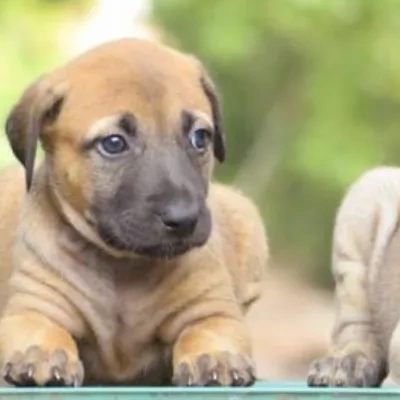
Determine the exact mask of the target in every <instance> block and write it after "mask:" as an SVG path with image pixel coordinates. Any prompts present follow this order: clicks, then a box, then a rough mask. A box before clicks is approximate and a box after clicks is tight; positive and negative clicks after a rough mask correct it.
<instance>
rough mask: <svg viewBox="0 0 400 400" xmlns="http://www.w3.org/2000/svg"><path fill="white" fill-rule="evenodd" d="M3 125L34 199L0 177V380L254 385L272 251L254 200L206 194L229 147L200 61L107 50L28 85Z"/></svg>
mask: <svg viewBox="0 0 400 400" xmlns="http://www.w3.org/2000/svg"><path fill="white" fill-rule="evenodd" d="M6 131H7V135H8V137H9V140H10V143H11V146H12V149H13V151H14V154H15V155H16V157H17V158H18V159H19V160H20V162H21V163H22V164H23V165H24V167H25V171H26V184H27V186H28V188H30V191H29V192H28V194H27V196H26V197H25V198H23V197H24V195H25V185H24V173H23V170H22V168H14V167H13V168H10V169H8V170H5V171H4V172H2V174H1V175H0V187H1V194H0V264H1V271H2V274H3V276H2V278H3V280H5V279H7V277H8V274H10V273H11V269H12V276H11V279H10V291H9V295H8V298H7V303H6V306H5V308H4V315H3V317H2V320H1V322H0V351H1V359H2V363H3V367H4V379H5V380H6V381H7V382H9V383H12V384H15V385H46V384H47V385H49V384H53V385H54V384H56V385H80V384H88V385H89V384H142V385H147V384H169V383H171V382H172V383H174V384H177V385H210V384H215V385H218V384H220V385H248V384H251V383H252V382H253V381H254V366H253V362H252V358H251V344H250V340H249V335H248V332H247V328H246V326H245V323H244V314H245V312H246V310H247V309H248V307H249V306H250V304H251V303H253V302H254V300H256V299H257V298H258V297H259V295H260V288H261V285H260V282H261V280H262V277H263V273H264V267H265V264H266V261H267V244H266V238H265V233H264V228H263V224H262V220H261V218H260V216H259V214H258V211H257V210H256V208H255V206H254V205H253V204H252V203H251V202H250V201H249V200H247V199H246V198H245V197H244V196H243V195H241V194H239V193H238V192H236V191H234V190H232V189H229V188H227V187H225V186H222V185H217V184H209V180H210V178H211V174H212V169H213V155H214V156H215V157H216V158H217V159H218V160H220V161H222V160H223V159H224V137H223V133H222V127H221V120H220V108H219V104H218V100H217V96H216V93H215V90H214V87H213V84H212V82H211V80H210V78H209V77H208V76H207V74H206V72H205V71H204V69H203V67H202V66H201V64H200V63H199V62H198V61H197V60H196V59H195V58H193V57H191V56H189V55H184V54H181V53H179V52H176V51H173V50H171V49H168V48H166V47H164V46H161V45H158V44H154V43H151V42H147V41H142V40H135V39H124V40H120V41H115V42H111V43H108V44H105V45H102V46H100V47H98V48H96V49H94V50H92V51H89V52H87V53H85V54H83V55H82V56H80V57H79V58H77V59H75V60H74V61H72V62H70V63H68V64H67V65H64V66H62V67H60V68H59V69H57V70H55V71H54V72H52V73H50V74H48V75H45V76H43V77H42V78H41V79H39V80H38V81H37V82H35V83H34V84H33V85H32V86H31V87H30V88H28V89H27V90H26V91H25V93H24V94H23V96H22V98H21V99H20V101H19V102H18V104H17V105H16V106H15V107H14V109H13V110H12V112H11V114H10V117H9V119H8V122H7V127H6ZM38 138H40V140H41V142H42V145H43V148H44V152H45V157H44V161H43V162H42V163H41V164H40V165H39V166H38V168H37V169H36V170H35V173H34V174H33V164H34V154H35V148H36V141H37V140H38ZM21 202H22V205H21ZM19 217H20V222H19V224H18V229H17V230H16V227H17V221H18V218H19ZM14 237H15V238H16V239H15V245H14V249H13V250H14V251H13V254H11V248H12V241H13V239H14ZM3 291H4V290H3Z"/></svg>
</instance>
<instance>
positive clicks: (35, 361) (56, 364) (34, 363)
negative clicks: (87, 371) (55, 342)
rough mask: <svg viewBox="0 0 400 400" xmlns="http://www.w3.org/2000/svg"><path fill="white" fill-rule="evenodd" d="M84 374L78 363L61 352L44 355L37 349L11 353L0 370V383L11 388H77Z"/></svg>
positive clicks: (78, 361)
mask: <svg viewBox="0 0 400 400" xmlns="http://www.w3.org/2000/svg"><path fill="white" fill-rule="evenodd" d="M83 374H84V372H83V366H82V363H81V361H80V360H76V359H75V360H72V359H71V357H69V356H68V355H67V353H66V352H65V351H64V350H62V349H59V350H55V351H54V352H52V353H47V352H45V351H43V350H42V349H41V348H40V347H38V346H31V347H29V348H28V349H27V350H26V351H25V352H17V353H14V354H13V355H12V356H11V357H10V359H8V360H6V361H5V363H4V366H3V379H4V380H5V381H6V382H7V383H9V384H11V385H14V386H80V385H81V384H82V381H83Z"/></svg>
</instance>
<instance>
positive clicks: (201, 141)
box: [189, 129, 210, 151]
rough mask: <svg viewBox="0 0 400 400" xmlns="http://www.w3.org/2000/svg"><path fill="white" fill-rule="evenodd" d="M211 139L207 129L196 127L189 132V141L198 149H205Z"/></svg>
mask: <svg viewBox="0 0 400 400" xmlns="http://www.w3.org/2000/svg"><path fill="white" fill-rule="evenodd" d="M209 139H210V132H209V131H208V130H207V129H196V130H194V131H192V132H190V133H189V143H190V145H191V146H192V147H193V148H194V149H195V150H197V151H204V150H205V149H206V148H207V145H208V141H209Z"/></svg>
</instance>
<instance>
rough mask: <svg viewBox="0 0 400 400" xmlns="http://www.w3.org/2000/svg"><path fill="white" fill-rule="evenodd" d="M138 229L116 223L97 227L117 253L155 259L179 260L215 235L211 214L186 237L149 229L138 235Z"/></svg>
mask: <svg viewBox="0 0 400 400" xmlns="http://www.w3.org/2000/svg"><path fill="white" fill-rule="evenodd" d="M138 231H139V230H138V229H134V228H131V229H129V227H127V226H126V225H125V226H124V225H122V226H121V225H119V224H117V223H116V221H115V220H114V221H112V222H111V221H109V223H99V224H97V232H98V235H99V237H100V238H101V239H102V240H103V241H104V243H105V244H106V245H107V246H108V247H111V248H113V249H115V250H116V251H120V252H130V253H132V254H136V255H137V256H147V257H155V258H173V257H178V256H180V255H182V254H184V253H186V252H188V251H190V250H191V249H194V248H197V247H201V246H203V245H205V244H206V242H207V241H208V239H209V237H210V234H211V216H210V214H209V213H208V212H207V213H206V214H205V215H203V218H202V220H201V221H199V224H198V226H197V228H196V230H195V232H193V234H192V235H189V236H187V237H184V238H175V237H171V236H170V235H168V234H161V233H160V232H157V229H155V231H152V230H151V229H149V230H148V231H147V232H145V231H146V230H143V231H142V232H140V234H138Z"/></svg>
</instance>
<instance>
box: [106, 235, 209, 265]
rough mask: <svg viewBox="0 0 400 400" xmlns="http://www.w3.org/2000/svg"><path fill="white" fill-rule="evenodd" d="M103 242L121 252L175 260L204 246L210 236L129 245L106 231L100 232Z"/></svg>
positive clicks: (131, 243)
mask: <svg viewBox="0 0 400 400" xmlns="http://www.w3.org/2000/svg"><path fill="white" fill-rule="evenodd" d="M99 234H100V237H101V238H102V240H103V241H104V242H105V243H106V244H107V245H108V246H110V247H113V248H115V249H116V250H119V251H129V252H132V253H135V254H137V255H141V256H147V257H156V258H174V257H178V256H180V255H182V254H185V253H186V252H188V251H189V250H191V249H193V248H195V247H201V246H203V245H204V244H205V243H206V242H207V239H208V236H207V237H206V236H203V237H202V238H199V239H197V240H193V239H192V240H179V241H173V242H160V243H158V244H149V245H145V244H140V243H134V242H130V243H127V242H126V241H124V240H121V239H120V238H118V237H116V236H114V235H110V234H109V233H106V232H105V231H104V230H100V231H99Z"/></svg>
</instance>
